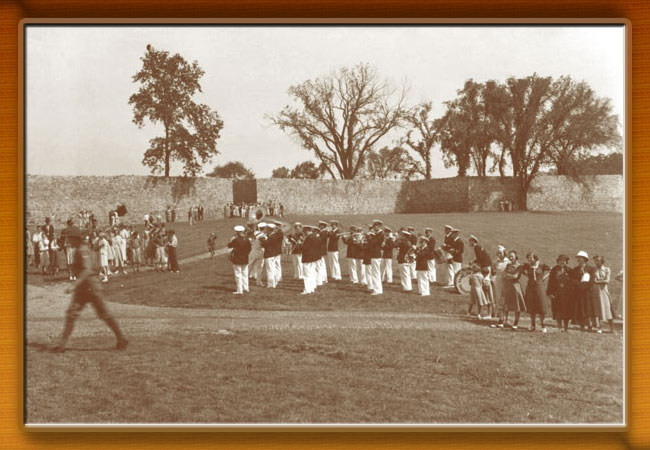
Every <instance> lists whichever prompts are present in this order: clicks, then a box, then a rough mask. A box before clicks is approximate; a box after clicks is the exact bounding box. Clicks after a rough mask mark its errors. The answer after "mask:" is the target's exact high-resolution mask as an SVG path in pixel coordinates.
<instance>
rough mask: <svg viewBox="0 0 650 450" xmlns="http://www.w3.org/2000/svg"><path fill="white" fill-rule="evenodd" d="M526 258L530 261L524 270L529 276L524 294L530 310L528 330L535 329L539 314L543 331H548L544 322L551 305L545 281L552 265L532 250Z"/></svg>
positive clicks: (527, 276) (527, 307)
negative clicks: (548, 264) (543, 260)
mask: <svg viewBox="0 0 650 450" xmlns="http://www.w3.org/2000/svg"><path fill="white" fill-rule="evenodd" d="M526 260H527V261H528V262H527V263H526V264H524V268H523V272H524V275H526V278H528V283H526V292H525V294H524V300H526V309H527V310H528V314H530V328H529V329H528V330H529V331H535V325H536V324H535V320H536V317H537V316H539V320H540V325H541V326H542V333H546V332H547V331H548V329H547V328H546V325H545V324H544V320H545V318H546V316H548V313H549V312H550V311H549V310H550V305H549V301H548V297H547V296H546V289H545V288H544V282H545V281H546V280H547V279H548V276H549V271H550V267H548V266H547V265H546V264H542V263H541V261H540V260H539V257H538V256H537V255H536V254H535V253H532V252H529V253H528V254H527V255H526Z"/></svg>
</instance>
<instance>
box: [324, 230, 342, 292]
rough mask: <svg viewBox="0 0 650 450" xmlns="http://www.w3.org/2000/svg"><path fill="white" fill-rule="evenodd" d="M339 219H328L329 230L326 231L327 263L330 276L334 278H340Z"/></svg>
mask: <svg viewBox="0 0 650 450" xmlns="http://www.w3.org/2000/svg"><path fill="white" fill-rule="evenodd" d="M340 236H341V231H340V230H339V221H338V220H330V230H329V232H328V233H327V265H328V266H329V268H330V276H331V277H332V279H334V280H340V279H341V266H340V264H339V237H340Z"/></svg>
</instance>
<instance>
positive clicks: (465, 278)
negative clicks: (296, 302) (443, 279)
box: [454, 267, 472, 295]
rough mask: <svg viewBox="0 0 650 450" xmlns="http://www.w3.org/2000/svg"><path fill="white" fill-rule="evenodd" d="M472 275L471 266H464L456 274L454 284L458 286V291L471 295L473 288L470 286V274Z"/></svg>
mask: <svg viewBox="0 0 650 450" xmlns="http://www.w3.org/2000/svg"><path fill="white" fill-rule="evenodd" d="M471 275H472V270H471V269H470V268H469V267H463V268H462V269H460V270H459V271H458V272H456V275H454V286H455V287H456V292H458V293H459V294H462V295H469V291H470V289H471V286H470V276H471Z"/></svg>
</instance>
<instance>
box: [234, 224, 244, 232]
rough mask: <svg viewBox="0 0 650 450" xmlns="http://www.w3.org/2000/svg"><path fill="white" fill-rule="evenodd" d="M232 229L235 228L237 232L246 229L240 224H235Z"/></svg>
mask: <svg viewBox="0 0 650 450" xmlns="http://www.w3.org/2000/svg"><path fill="white" fill-rule="evenodd" d="M234 230H235V231H236V232H238V233H241V232H242V231H246V228H244V227H243V226H241V225H235V228H234Z"/></svg>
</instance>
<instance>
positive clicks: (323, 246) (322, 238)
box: [318, 231, 327, 257]
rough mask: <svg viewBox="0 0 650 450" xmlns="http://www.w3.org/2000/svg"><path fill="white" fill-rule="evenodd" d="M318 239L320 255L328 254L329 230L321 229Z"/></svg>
mask: <svg viewBox="0 0 650 450" xmlns="http://www.w3.org/2000/svg"><path fill="white" fill-rule="evenodd" d="M318 239H319V242H320V256H321V257H323V256H327V232H324V231H321V232H320V233H319V234H318Z"/></svg>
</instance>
